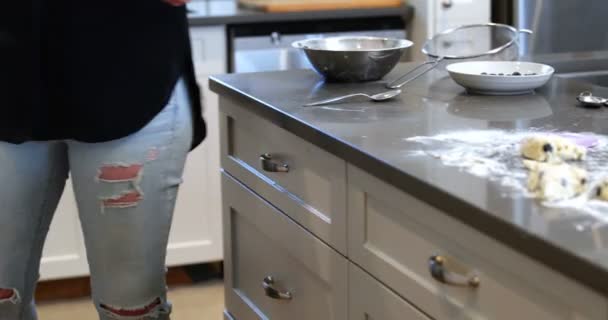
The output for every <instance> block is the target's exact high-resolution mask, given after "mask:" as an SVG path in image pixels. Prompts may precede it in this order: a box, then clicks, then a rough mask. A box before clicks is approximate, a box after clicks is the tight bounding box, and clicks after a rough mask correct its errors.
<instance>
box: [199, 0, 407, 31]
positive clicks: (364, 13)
mask: <svg viewBox="0 0 608 320" xmlns="http://www.w3.org/2000/svg"><path fill="white" fill-rule="evenodd" d="M188 8H189V9H190V11H191V12H190V14H189V15H188V16H189V20H190V25H191V26H204V25H222V24H223V25H227V24H248V23H269V22H290V21H311V20H324V19H338V18H339V19H343V18H377V17H403V19H404V20H406V21H409V20H411V19H412V17H413V14H414V8H413V7H411V6H407V5H404V6H403V7H400V8H378V9H352V10H351V9H349V10H323V11H305V12H289V13H266V12H261V11H254V10H247V9H242V8H239V7H238V4H237V2H236V1H232V0H216V1H213V0H211V1H193V2H191V3H190V4H188Z"/></svg>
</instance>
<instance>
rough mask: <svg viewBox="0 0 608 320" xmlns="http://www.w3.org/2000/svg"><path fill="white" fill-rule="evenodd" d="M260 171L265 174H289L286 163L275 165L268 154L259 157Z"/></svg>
mask: <svg viewBox="0 0 608 320" xmlns="http://www.w3.org/2000/svg"><path fill="white" fill-rule="evenodd" d="M260 162H261V163H262V169H263V170H264V171H267V172H289V165H288V164H286V163H277V162H275V161H273V160H272V155H271V154H270V153H264V154H263V155H261V156H260Z"/></svg>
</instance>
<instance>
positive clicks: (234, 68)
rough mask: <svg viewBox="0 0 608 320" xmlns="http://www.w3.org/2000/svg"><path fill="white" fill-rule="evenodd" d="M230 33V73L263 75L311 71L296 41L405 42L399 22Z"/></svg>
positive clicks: (372, 21)
mask: <svg viewBox="0 0 608 320" xmlns="http://www.w3.org/2000/svg"><path fill="white" fill-rule="evenodd" d="M228 33H229V52H230V53H231V54H230V59H229V70H230V72H237V73H242V72H259V71H275V70H287V69H301V68H308V67H309V63H308V61H307V60H306V57H304V55H303V54H302V53H301V52H300V51H299V50H297V49H294V48H292V47H291V44H292V43H293V42H294V41H298V40H303V39H309V38H317V37H335V36H349V35H357V36H361V35H364V36H376V37H387V38H399V39H405V38H406V36H407V33H406V29H405V24H404V22H403V20H402V19H399V18H383V19H378V18H373V19H358V20H356V21H348V20H346V21H345V20H329V21H321V22H308V23H293V22H291V23H276V24H265V25H255V26H253V25H239V26H232V27H230V28H229V30H228Z"/></svg>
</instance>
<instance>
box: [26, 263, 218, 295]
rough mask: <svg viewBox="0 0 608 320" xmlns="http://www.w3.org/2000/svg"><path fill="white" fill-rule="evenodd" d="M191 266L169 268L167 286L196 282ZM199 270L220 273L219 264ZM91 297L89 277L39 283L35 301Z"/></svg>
mask: <svg viewBox="0 0 608 320" xmlns="http://www.w3.org/2000/svg"><path fill="white" fill-rule="evenodd" d="M191 268H192V266H181V267H173V268H169V270H168V272H167V285H168V286H169V287H170V288H171V287H176V286H182V285H189V284H193V283H196V282H197V277H194V276H192V275H191V272H192V271H191ZM199 269H201V270H210V272H220V271H221V263H212V264H207V265H205V268H199ZM220 276H221V274H217V275H209V276H208V277H207V279H208V278H212V277H216V278H217V277H220ZM90 296H91V285H90V277H79V278H71V279H61V280H50V281H41V282H39V283H38V287H37V288H36V301H53V300H64V299H79V298H86V297H90Z"/></svg>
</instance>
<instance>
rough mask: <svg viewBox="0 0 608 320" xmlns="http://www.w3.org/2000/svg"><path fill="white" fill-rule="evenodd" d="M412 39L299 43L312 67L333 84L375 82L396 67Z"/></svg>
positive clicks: (338, 39)
mask: <svg viewBox="0 0 608 320" xmlns="http://www.w3.org/2000/svg"><path fill="white" fill-rule="evenodd" d="M412 45H413V43H412V42H411V41H409V40H402V39H389V38H376V37H334V38H318V39H307V40H302V41H296V42H294V43H293V47H294V48H299V49H302V50H303V51H304V53H305V54H306V57H307V58H308V61H310V64H311V65H312V66H313V68H314V69H315V70H316V71H317V72H318V73H320V74H321V75H323V76H324V77H325V79H327V80H330V81H344V82H357V81H373V80H378V79H381V78H382V77H384V76H385V75H386V74H387V73H389V72H390V71H391V70H393V68H394V67H395V66H396V65H397V63H398V62H399V60H400V59H401V56H402V55H403V53H404V52H405V50H406V49H407V48H409V47H411V46H412Z"/></svg>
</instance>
